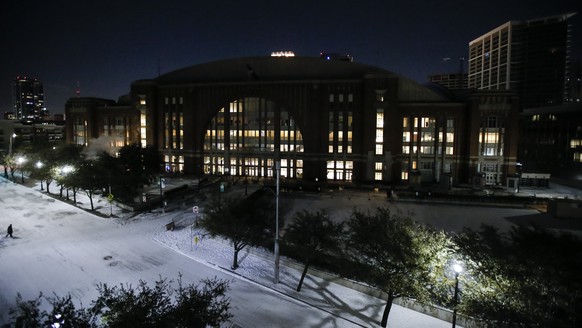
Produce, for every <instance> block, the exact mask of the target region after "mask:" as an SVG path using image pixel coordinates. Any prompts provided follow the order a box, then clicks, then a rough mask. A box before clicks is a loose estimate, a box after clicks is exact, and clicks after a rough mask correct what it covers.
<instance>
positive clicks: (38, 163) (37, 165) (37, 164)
mask: <svg viewBox="0 0 582 328" xmlns="http://www.w3.org/2000/svg"><path fill="white" fill-rule="evenodd" d="M42 166H43V164H42V162H41V161H38V162H36V168H37V169H39V170H40V169H41V168H42ZM40 190H44V188H43V186H42V179H40Z"/></svg>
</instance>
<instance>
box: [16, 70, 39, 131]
mask: <svg viewBox="0 0 582 328" xmlns="http://www.w3.org/2000/svg"><path fill="white" fill-rule="evenodd" d="M12 91H13V92H12V97H13V111H14V116H15V118H16V119H18V120H38V119H43V118H44V117H45V116H47V115H48V111H47V109H46V107H45V105H44V91H43V85H42V82H40V81H39V80H38V79H35V78H30V77H21V76H18V77H16V78H15V79H14V80H13V82H12Z"/></svg>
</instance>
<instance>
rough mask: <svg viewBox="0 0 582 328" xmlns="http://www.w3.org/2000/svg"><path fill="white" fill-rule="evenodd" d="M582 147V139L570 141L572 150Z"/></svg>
mask: <svg viewBox="0 0 582 328" xmlns="http://www.w3.org/2000/svg"><path fill="white" fill-rule="evenodd" d="M580 146H582V140H580V139H572V140H570V148H576V147H580Z"/></svg>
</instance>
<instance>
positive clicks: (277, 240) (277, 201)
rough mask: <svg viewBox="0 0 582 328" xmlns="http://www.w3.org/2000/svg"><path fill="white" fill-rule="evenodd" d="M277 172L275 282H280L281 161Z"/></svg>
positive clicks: (276, 164)
mask: <svg viewBox="0 0 582 328" xmlns="http://www.w3.org/2000/svg"><path fill="white" fill-rule="evenodd" d="M275 171H276V172H277V190H276V193H275V250H274V252H275V277H274V282H275V284H278V283H279V175H280V173H281V162H280V161H277V162H276V163H275Z"/></svg>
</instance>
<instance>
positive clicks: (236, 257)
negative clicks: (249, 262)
mask: <svg viewBox="0 0 582 328" xmlns="http://www.w3.org/2000/svg"><path fill="white" fill-rule="evenodd" d="M239 251H240V250H239V249H237V248H235V249H234V257H233V259H232V267H230V268H231V269H233V270H236V269H237V268H238V252H239Z"/></svg>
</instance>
